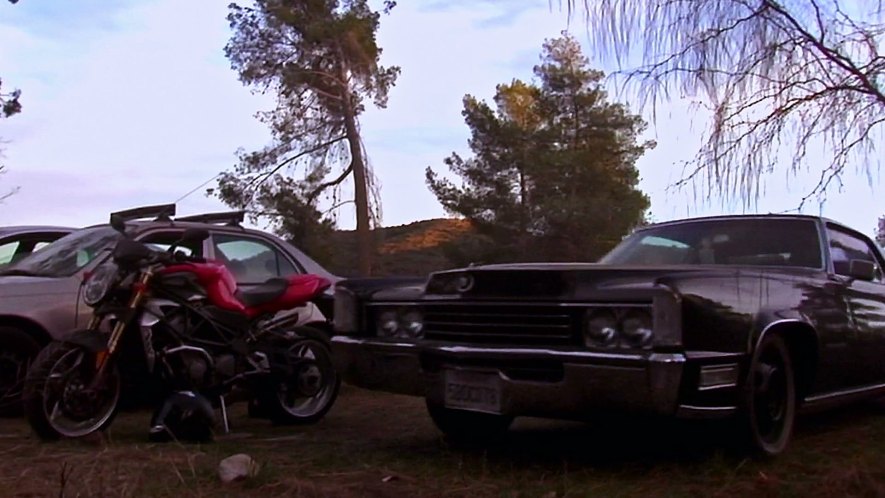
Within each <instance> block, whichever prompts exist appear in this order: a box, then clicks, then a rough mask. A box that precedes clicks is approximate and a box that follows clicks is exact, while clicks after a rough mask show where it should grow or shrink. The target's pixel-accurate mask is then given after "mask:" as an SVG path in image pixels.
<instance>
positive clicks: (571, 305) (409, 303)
mask: <svg viewBox="0 0 885 498" xmlns="http://www.w3.org/2000/svg"><path fill="white" fill-rule="evenodd" d="M445 305H457V306H521V307H526V306H528V307H541V306H545V307H551V306H555V307H559V308H651V307H652V305H653V303H651V302H647V303H599V302H581V303H563V302H557V301H542V302H522V301H466V302H465V301H457V300H447V301H430V300H428V301H425V300H418V301H379V302H371V303H366V307H370V308H373V307H381V306H445Z"/></svg>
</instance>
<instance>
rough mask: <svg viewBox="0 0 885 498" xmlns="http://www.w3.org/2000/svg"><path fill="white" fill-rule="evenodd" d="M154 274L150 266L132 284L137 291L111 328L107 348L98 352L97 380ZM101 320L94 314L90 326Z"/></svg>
mask: <svg viewBox="0 0 885 498" xmlns="http://www.w3.org/2000/svg"><path fill="white" fill-rule="evenodd" d="M153 276H154V272H153V270H152V269H151V268H148V269H147V270H145V271H144V272H142V274H141V275H140V276H139V278H138V281H136V282H135V283H133V284H132V287H133V289H135V292H134V293H133V294H132V297H131V298H129V303H128V304H127V305H126V312H125V316H123V317H121V318H122V319H121V320H117V322H116V323H115V324H114V328H113V329H112V330H111V335H110V337H109V338H108V347H107V349H105V350H104V351H99V352H98V353H96V357H95V367H96V370H97V375H96V376H95V382H100V380H101V379H102V378H103V377H104V373H105V370H106V369H107V365H108V363H109V360H110V359H111V358H112V357H113V356H114V354H115V353H116V352H117V347H118V346H119V343H120V338H121V337H123V332H124V331H125V330H126V326H127V325H129V322H130V321H132V318H133V317H134V316H135V313H136V311H137V310H138V309H139V308H140V307H141V305H142V302H143V301H144V298H145V296H147V290H148V284H149V283H150V281H151V277H153ZM100 322H101V318H99V317H97V316H93V317H92V320H91V321H90V322H89V328H90V329H93V330H94V329H95V328H97V327H98V326H99V324H100Z"/></svg>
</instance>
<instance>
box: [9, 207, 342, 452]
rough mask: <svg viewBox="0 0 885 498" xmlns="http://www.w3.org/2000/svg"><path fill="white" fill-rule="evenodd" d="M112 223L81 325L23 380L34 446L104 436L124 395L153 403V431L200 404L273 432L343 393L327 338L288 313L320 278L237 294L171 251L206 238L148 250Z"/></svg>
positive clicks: (191, 234) (188, 236)
mask: <svg viewBox="0 0 885 498" xmlns="http://www.w3.org/2000/svg"><path fill="white" fill-rule="evenodd" d="M111 225H112V226H113V227H114V228H115V229H116V230H117V231H119V232H120V239H119V241H118V243H117V244H116V246H115V247H114V249H113V256H112V258H110V259H109V261H108V262H107V263H105V264H103V265H102V266H99V267H98V268H96V269H95V270H94V272H92V274H91V275H90V276H89V277H88V279H87V280H86V281H85V283H84V285H83V287H82V293H83V297H84V301H85V302H86V303H87V304H88V305H90V306H91V307H93V318H92V320H91V321H90V323H89V326H88V327H87V328H86V329H85V330H81V331H77V332H74V333H72V334H70V335H69V336H68V337H67V338H66V339H65V340H64V341H54V342H52V343H51V344H49V345H48V346H47V347H46V348H44V349H43V351H42V352H41V353H40V354H39V355H38V356H37V358H36V359H35V360H34V361H33V363H32V364H31V366H30V368H29V370H28V374H27V377H26V379H25V386H24V391H23V404H24V408H25V415H26V417H27V420H28V422H29V424H30V426H31V427H32V428H33V430H34V432H36V433H37V435H38V436H39V437H40V438H41V439H44V440H53V439H58V438H60V437H81V436H85V435H87V434H90V433H93V432H96V431H101V430H103V429H105V428H106V427H108V426H109V425H110V424H111V422H112V420H113V418H114V416H115V415H116V413H117V411H118V409H119V407H120V405H121V403H122V402H123V401H124V400H126V399H127V397H128V396H132V397H133V398H142V401H144V399H143V398H145V397H147V398H148V401H150V402H151V403H153V405H154V406H161V408H158V410H157V411H156V412H155V415H154V420H153V421H152V424H154V427H152V431H154V430H155V429H156V428H158V427H160V428H162V427H163V426H162V424H163V423H164V421H163V420H162V419H161V420H159V422H158V421H157V417H158V415H162V416H163V417H165V416H166V415H167V413H173V412H175V410H172V409H170V405H169V400H175V399H189V398H195V399H200V400H208V402H210V403H211V405H212V407H215V408H220V409H221V414H222V417H223V420H224V423H225V428H226V427H227V424H228V421H227V404H228V403H229V402H231V401H237V400H248V401H249V402H250V414H253V413H257V414H260V415H263V416H266V417H267V418H270V419H271V420H273V421H274V422H276V423H283V424H307V423H313V422H316V421H318V420H319V419H321V418H322V417H323V416H324V415H325V414H326V412H327V411H328V410H329V409H330V408H331V406H332V404H333V403H334V401H335V398H336V397H337V395H338V388H339V386H340V379H339V377H338V375H337V374H336V372H335V370H334V367H333V366H332V361H331V355H330V350H329V345H328V339H327V337H326V335H325V333H324V332H323V331H321V330H319V329H317V328H313V327H309V326H296V322H297V319H298V317H297V314H296V313H294V312H291V311H290V310H292V309H294V308H297V307H299V306H303V305H305V304H307V303H308V302H310V301H312V300H314V299H316V298H318V297H319V296H320V295H322V293H323V292H324V291H325V290H326V289H327V288H328V287H329V285H330V282H329V281H328V280H327V279H325V278H323V277H320V276H316V275H296V276H291V277H288V278H273V279H270V280H268V281H267V282H265V283H263V284H261V285H259V286H257V287H256V288H253V289H249V290H242V289H237V285H236V281H235V279H234V277H233V276H232V275H231V273H230V272H229V271H228V270H227V268H226V267H225V266H224V265H222V264H220V263H217V262H214V261H207V260H205V259H203V258H201V257H196V256H188V255H186V254H185V253H184V252H183V251H181V250H179V249H178V248H179V247H182V246H185V245H188V244H199V243H201V242H202V241H203V240H205V239H206V238H208V236H209V233H208V232H207V231H206V230H204V229H199V228H190V229H187V230H185V232H184V234H183V236H182V238H181V240H179V241H178V242H177V243H176V244H173V246H172V247H170V248H169V249H168V250H167V251H157V250H153V249H151V248H150V247H148V246H146V245H144V244H142V243H140V242H138V241H136V240H134V239H133V238H131V237H130V236H128V235H127V234H126V226H125V223H123V221H122V220H120V219H115V218H114V217H113V216H112V218H111ZM164 400H165V404H164ZM198 404H199V403H198ZM210 410H211V409H210ZM204 411H205V410H204ZM178 415H179V416H180V415H181V414H180V413H179V414H178ZM210 416H211V413H210ZM157 424H161V425H157Z"/></svg>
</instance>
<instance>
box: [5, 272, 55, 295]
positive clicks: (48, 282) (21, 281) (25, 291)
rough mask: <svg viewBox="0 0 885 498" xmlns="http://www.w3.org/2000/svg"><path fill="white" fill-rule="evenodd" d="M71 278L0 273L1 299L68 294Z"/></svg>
mask: <svg viewBox="0 0 885 498" xmlns="http://www.w3.org/2000/svg"><path fill="white" fill-rule="evenodd" d="M71 282H72V280H71V278H68V277H32V276H19V275H6V276H2V275H0V299H2V298H10V297H24V296H33V295H43V296H45V295H49V294H68V293H70V291H71Z"/></svg>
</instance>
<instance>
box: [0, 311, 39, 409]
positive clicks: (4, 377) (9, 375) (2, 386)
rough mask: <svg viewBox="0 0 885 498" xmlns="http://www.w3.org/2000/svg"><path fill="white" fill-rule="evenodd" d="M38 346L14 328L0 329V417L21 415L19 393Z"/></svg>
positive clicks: (26, 335)
mask: <svg viewBox="0 0 885 498" xmlns="http://www.w3.org/2000/svg"><path fill="white" fill-rule="evenodd" d="M39 352H40V344H39V343H37V341H35V340H34V338H33V337H31V336H30V335H28V334H27V333H25V332H23V331H21V330H19V329H17V328H14V327H0V416H2V417H8V416H17V415H21V393H22V386H23V385H24V381H25V374H27V372H28V366H29V365H30V364H31V361H32V360H33V359H34V357H35V356H37V353H39Z"/></svg>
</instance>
